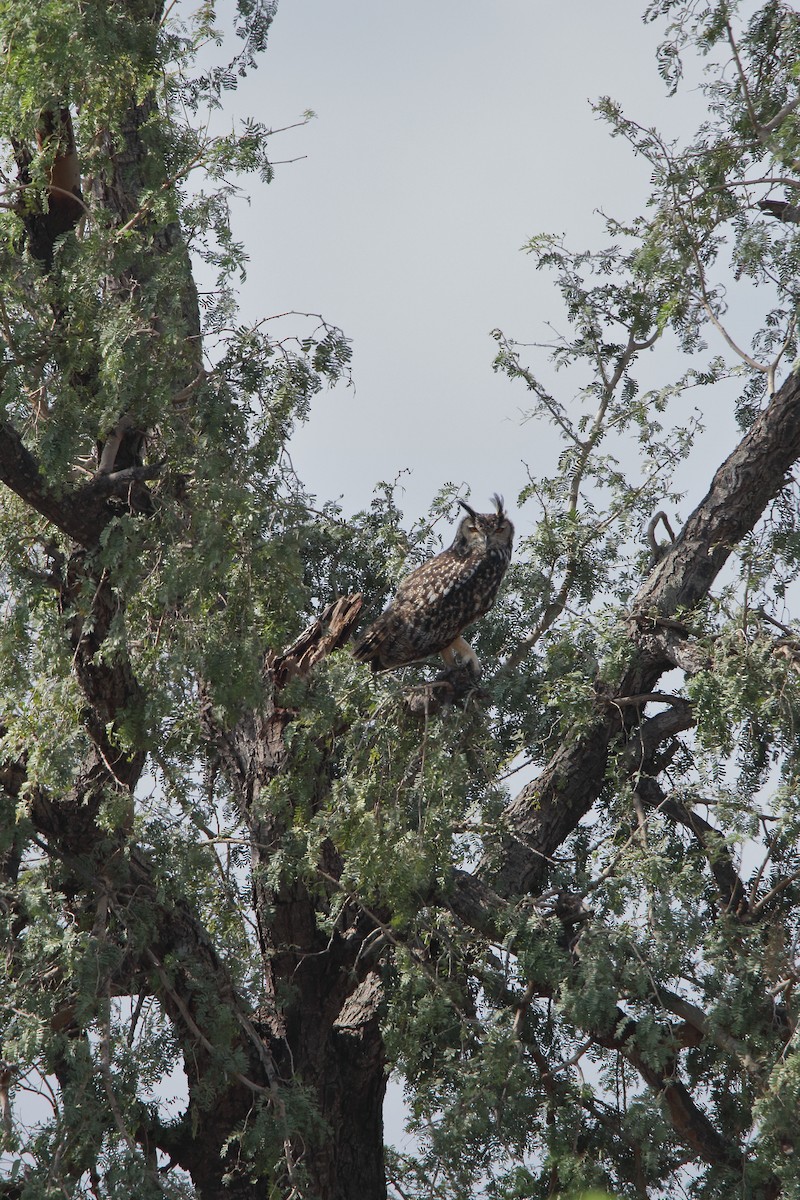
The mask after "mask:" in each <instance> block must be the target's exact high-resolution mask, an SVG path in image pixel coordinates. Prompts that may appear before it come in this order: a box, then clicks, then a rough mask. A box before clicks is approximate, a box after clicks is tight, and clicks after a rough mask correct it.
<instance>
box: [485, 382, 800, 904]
mask: <svg viewBox="0 0 800 1200" xmlns="http://www.w3.org/2000/svg"><path fill="white" fill-rule="evenodd" d="M798 458H800V379H798V376H797V375H796V374H792V375H790V376H789V378H788V379H787V380H786V381H785V383H784V384H783V386H782V387H781V388H780V390H779V391H778V392H777V393H776V394H775V395H774V396H773V397H772V399H771V400H770V403H769V405H768V406H767V408H766V409H765V410H764V411H763V412H762V413H761V414H760V415H759V417H758V419H757V420H756V421H755V423H754V424H753V426H752V428H751V429H750V430H749V431H748V432H747V433H746V434H745V436H744V437H743V438H742V440H741V442H740V443H739V445H738V446H737V447H736V449H735V450H734V451H733V453H732V454H731V455H729V457H728V458H727V459H726V460H725V462H724V463H723V464H722V466H721V467H720V468H719V470H718V471H717V472H716V474H715V476H714V479H713V482H712V484H711V487H710V489H709V491H708V493H707V495H706V496H705V497H704V498H703V500H701V502H700V503H699V504H698V506H697V508H696V509H695V510H694V512H693V513H692V514H691V516H690V517H689V519H688V521H687V522H686V524H685V526H684V528H683V529H682V531H681V533H680V534H679V536H678V538H677V539H676V541H675V542H674V543H673V544H672V545H671V546H670V548H669V550H668V552H667V553H666V554H665V556H664V557H663V559H661V561H660V562H659V563H658V564H657V565H656V567H655V568H654V570H653V571H652V573H651V574H650V575H649V576H648V578H647V579H646V580H645V582H644V583H643V585H642V587H641V588H640V589H639V592H638V594H637V596H636V598H635V599H634V601H633V604H632V606H631V623H630V633H631V638H632V640H633V642H634V645H635V646H636V651H635V653H634V655H633V658H632V661H631V663H630V666H629V667H628V669H627V671H626V672H625V674H624V675H623V677H622V679H621V681H620V682H619V683H617V684H616V685H611V684H609V683H607V682H606V681H604V680H603V679H602V675H601V677H600V680H599V682H598V686H597V699H596V701H595V710H596V716H595V721H594V724H593V725H592V727H591V729H590V731H589V732H588V733H586V734H584V735H582V736H580V737H576V738H569V737H567V738H565V739H564V741H563V742H562V744H561V746H560V747H559V749H558V750H557V751H556V753H555V754H554V756H553V758H552V759H551V761H550V762H549V763H548V764H547V766H546V767H545V768H544V770H543V771H542V773H541V775H540V776H539V777H538V779H536V780H534V781H532V782H531V783H530V784H528V785H527V786H526V787H524V788H523V789H522V791H521V792H520V793H519V795H517V796H516V797H515V798H514V800H512V801H511V803H510V804H509V805H508V807H507V810H506V814H505V819H506V825H507V828H508V836H507V838H506V841H505V844H504V853H503V861H502V865H501V867H500V869H499V871H498V872H497V873H496V874H495V875H494V876H493V878H492V887H493V889H494V890H495V891H496V892H498V893H499V894H501V895H504V896H513V895H518V894H520V893H524V892H529V891H537V890H539V889H540V888H541V886H542V884H543V882H544V880H545V878H546V874H547V867H548V862H549V861H550V860H551V858H552V856H553V855H554V854H555V852H556V851H557V850H558V848H559V846H561V845H562V844H563V842H564V841H565V839H566V838H567V837H569V835H570V834H571V833H572V831H573V830H574V829H575V828H576V826H577V825H578V823H579V822H580V820H581V819H582V817H584V816H585V814H586V813H587V812H588V811H589V809H590V808H591V807H592V805H593V804H594V802H595V801H596V800H597V798H598V796H599V795H600V792H601V789H602V787H603V782H604V779H605V774H606V768H607V765H608V759H609V752H610V750H611V749H612V747H615V746H616V745H617V744H618V743H619V739H620V738H621V737H622V736H624V735H625V731H626V729H628V728H629V726H630V713H629V712H628V714H627V715H626V710H625V709H620V708H618V707H616V706H615V704H614V697H615V695H616V696H629V695H641V694H644V693H649V692H652V691H653V690H654V688H655V685H656V683H657V681H658V678H659V676H660V675H661V674H662V672H663V671H664V670H666V669H668V667H669V665H670V664H669V663H668V661H667V660H666V659H665V658H664V657H663V656H662V655H658V654H655V653H654V652H653V650H652V648H648V649H646V650H645V649H644V648H643V646H642V642H641V641H640V640H639V623H640V622H642V621H644V622H646V621H647V618H648V617H650V616H651V615H655V616H657V617H669V616H673V615H674V614H675V613H676V612H677V611H678V610H679V609H686V608H692V607H694V606H695V605H697V604H699V603H700V602H701V601H702V600H703V599H704V598H705V597H706V596H707V595H708V592H709V590H710V588H711V586H712V584H713V583H714V580H715V579H716V578H717V575H718V574H719V572H720V571H721V569H722V567H723V566H724V564H725V563H726V561H727V559H728V557H729V556H730V554H731V553H732V551H733V550H734V549H735V547H736V546H737V545H738V544H739V543H740V542H741V541H742V539H743V538H744V537H745V536H746V535H747V534H748V533H749V532H750V531H751V530H752V529H753V527H754V526H755V525H756V522H757V521H758V520H759V518H760V517H761V515H762V514H763V512H764V510H765V509H766V507H767V505H768V504H769V503H770V501H771V500H773V499H774V498H775V496H777V494H778V493H779V492H780V490H781V488H782V487H783V486H784V484H785V482H786V476H787V474H788V473H789V471H790V470H791V468H792V466H793V465H794V463H795V462H796V461H797V459H798ZM484 870H488V868H484Z"/></svg>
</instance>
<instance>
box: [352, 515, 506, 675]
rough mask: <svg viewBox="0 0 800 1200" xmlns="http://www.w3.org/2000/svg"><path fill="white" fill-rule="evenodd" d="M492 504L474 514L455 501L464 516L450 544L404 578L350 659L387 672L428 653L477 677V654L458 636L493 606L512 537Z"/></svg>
mask: <svg viewBox="0 0 800 1200" xmlns="http://www.w3.org/2000/svg"><path fill="white" fill-rule="evenodd" d="M492 500H493V502H494V506H495V509H496V512H493V513H476V512H475V511H474V510H473V509H471V508H470V506H469V505H468V504H465V503H464V501H463V500H459V502H458V503H459V504H460V505H461V507H462V508H463V509H465V511H466V513H467V515H466V516H465V517H462V519H461V523H460V524H459V526H458V532H457V533H456V537H455V541H454V542H453V544H452V546H451V547H450V549H449V550H445V551H443V553H442V554H437V555H436V557H435V558H430V559H428V561H427V562H425V563H423V564H422V566H421V567H417V569H416V571H412V572H411V574H410V575H408V576H406V578H405V579H404V580H403V581H402V582H401V584H400V586H399V588H398V589H397V595H396V596H395V598H394V599H393V600H392V602H391V604H390V605H389V607H388V608H387V609H386V610H385V612H383V613H381V615H380V616H379V617H378V619H377V621H374V622H373V623H372V625H370V627H369V629H368V630H367V631H366V633H364V634H363V635H362V637H361V638H359V640H358V641H357V642H356V645H355V646H354V647H353V657H354V658H356V659H358V661H359V662H368V663H369V664H370V666H371V667H372V669H373V671H389V670H391V669H392V667H402V666H404V665H405V664H406V663H414V662H419V661H420V660H421V659H423V658H427V657H428V656H429V655H431V654H441V656H442V658H443V659H444V661H445V662H446V663H447V665H448V666H452V665H453V663H454V661H455V655H456V654H457V655H458V656H459V657H460V658H463V659H466V660H467V661H468V662H469V664H470V666H471V668H472V670H473V671H474V672H475V674H476V675H477V674H479V673H480V669H481V664H480V662H479V660H478V656H477V654H476V653H475V651H474V650H473V649H472V647H471V646H468V645H467V643H466V642H465V641H464V639H463V638H462V637H461V633H462V630H464V629H466V627H467V626H468V625H471V624H472V622H473V621H475V620H477V618H478V617H482V616H483V614H484V613H485V612H488V611H489V609H490V608H491V607H492V605H493V604H494V599H495V596H496V595H497V590H498V588H499V587H500V582H501V580H502V578H503V575H504V574H505V571H506V567H507V566H508V564H509V560H510V559H511V543H512V541H513V539H514V526H513V525H512V524H511V522H510V521H509V519H508V517H507V516H506V513H505V511H504V509H503V498H502V496H493V497H492Z"/></svg>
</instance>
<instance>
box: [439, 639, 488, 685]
mask: <svg viewBox="0 0 800 1200" xmlns="http://www.w3.org/2000/svg"><path fill="white" fill-rule="evenodd" d="M456 655H458V657H459V658H460V659H462V660H463V661H464V663H465V664H466V665H468V666H469V669H470V670H471V671H472V674H473V675H474V676H475V677H476V678H477V677H478V676H479V675H480V673H481V671H482V669H483V668H482V667H481V660H480V659H479V658H478V656H477V654H476V653H475V651H474V650H473V649H472V646H470V644H469V642H465V641H464V639H463V637H460V636H459V637H457V638H456V640H455V641H454V642H453V643H452V645H450V646H448V647H447V649H446V650H442V658H443V659H444V661H445V662H446V663H447V665H448V667H454V666H455V665H456Z"/></svg>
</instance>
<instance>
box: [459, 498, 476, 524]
mask: <svg viewBox="0 0 800 1200" xmlns="http://www.w3.org/2000/svg"><path fill="white" fill-rule="evenodd" d="M457 503H458V504H460V505H461V507H462V508H463V509H464V510H465V512H468V513H469V515H470V516H471V517H472V519H473V521H475V520H476V519H477V516H478V514H477V513H476V512H475V509H474V508H470V506H469V505H468V504H467V502H466V500H458V501H457Z"/></svg>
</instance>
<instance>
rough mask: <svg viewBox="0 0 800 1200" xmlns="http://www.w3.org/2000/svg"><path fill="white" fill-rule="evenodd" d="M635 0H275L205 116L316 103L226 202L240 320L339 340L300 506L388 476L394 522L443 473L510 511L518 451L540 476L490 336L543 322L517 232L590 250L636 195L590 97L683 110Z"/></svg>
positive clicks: (625, 158) (285, 113)
mask: <svg viewBox="0 0 800 1200" xmlns="http://www.w3.org/2000/svg"><path fill="white" fill-rule="evenodd" d="M231 7H232V5H231V4H230V2H229V3H228V4H227V5H225V4H222V5H221V6H220V9H219V17H220V23H221V24H222V23H224V20H225V15H226V9H227V12H228V13H229V12H230V9H231ZM642 8H643V4H641V3H640V2H639V0H615V2H613V3H612V2H610V0H607V2H606V3H598V2H597V0H571V2H570V3H568V4H553V3H549V2H536V0H495V3H491V4H485V3H480V4H479V3H477V2H476V0H407V2H406V3H403V4H401V5H397V4H392V5H390V4H388V3H386V2H385V0H384V2H382V0H341V2H339V3H336V4H334V3H331V0H282V3H281V4H280V6H279V9H278V14H277V17H276V19H275V22H274V24H273V27H272V30H271V33H270V44H269V48H268V50H267V53H266V56H265V57H264V59H263V60H262V65H261V67H260V68H259V70H258V71H256V72H255V73H254V74H252V75H251V76H250V77H249V78H248V79H247V80H245V81H244V83H243V84H242V85H241V87H240V90H239V92H238V93H237V94H236V95H234V96H231V97H230V100H229V101H228V100H226V107H225V118H224V119H225V121H228V122H230V120H231V119H232V116H233V115H234V114H239V115H252V116H255V117H256V118H258V119H259V120H261V121H264V122H265V123H267V124H269V125H271V126H273V127H280V126H284V125H288V124H291V123H292V122H293V121H296V120H297V119H298V118H299V117H300V115H301V114H302V112H303V111H304V110H305V109H313V110H314V112H315V113H316V114H317V117H316V119H315V120H313V121H312V122H311V123H310V125H308V126H307V127H305V128H302V129H295V130H292V131H290V132H287V133H283V134H280V135H278V136H276V137H275V139H274V142H273V154H274V158H275V159H289V158H295V157H296V156H299V155H304V156H305V157H304V158H303V159H302V160H301V161H298V162H294V163H292V164H291V165H286V166H282V167H279V168H278V172H277V178H276V179H275V181H274V182H273V183H272V184H271V185H270V186H266V185H261V184H260V183H258V181H247V183H246V187H247V189H248V192H249V195H250V203H249V206H248V205H247V204H245V203H244V202H242V203H237V204H236V206H235V214H234V216H235V232H236V234H237V236H238V237H240V238H241V239H242V240H243V241H244V242H245V244H246V246H247V248H248V251H249V253H250V255H251V263H250V269H249V274H248V279H247V281H246V283H245V284H244V286H243V287H242V289H241V297H240V299H241V305H242V314H243V316H244V318H245V319H248V320H255V319H257V318H259V317H262V316H265V315H269V314H272V313H280V312H283V311H285V310H287V309H298V310H302V311H313V312H320V313H323V314H324V316H325V317H326V319H328V320H329V321H332V322H334V323H336V324H338V325H340V326H341V327H342V329H343V330H344V331H345V333H346V334H347V335H348V337H350V338H351V339H352V343H353V352H354V362H353V372H354V379H355V384H356V390H355V393H353V392H352V391H347V390H346V389H344V388H337V389H336V390H335V391H333V392H331V391H328V392H325V393H323V394H322V395H321V396H320V397H318V398H317V400H316V402H315V405H314V411H313V418H312V420H311V422H310V423H309V425H308V426H306V427H305V428H304V429H303V430H302V431H301V432H300V433H299V434H298V436H297V437H296V438H295V441H294V444H293V459H294V462H295V465H296V467H297V470H298V473H299V474H300V476H301V478H303V479H304V480H305V481H306V482H307V484H308V485H309V486H310V487H311V488H312V489H313V490H314V491H315V492H316V493H317V495H318V496H319V497H320V498H321V499H329V498H333V497H337V496H339V495H342V496H343V497H344V501H345V508H346V510H347V511H349V510H352V509H354V508H356V507H360V506H362V505H364V504H366V503H368V501H369V498H370V496H371V494H372V489H373V485H374V483H375V482H376V481H377V480H379V479H387V480H391V479H393V478H394V477H395V476H396V475H397V474H398V473H399V472H400V471H403V470H404V469H407V470H409V471H410V475H409V476H407V477H406V478H404V480H403V484H404V487H405V490H406V494H405V497H404V504H403V507H404V509H405V511H406V514H407V517H408V519H409V520H411V519H413V518H415V517H417V516H419V515H420V514H421V513H422V512H423V511H425V509H427V506H428V504H429V502H430V500H431V499H432V497H433V495H434V494H435V493H436V491H437V490H438V489H439V487H441V486H442V484H444V483H445V482H448V481H452V482H455V483H461V482H463V483H465V484H466V485H467V486H469V487H471V489H472V494H473V496H474V498H475V500H476V501H477V502H478V503H480V504H485V502H486V501H487V500H488V497H489V496H490V495H491V493H492V492H495V491H499V492H502V493H504V494H505V496H506V499H507V501H508V502H509V503H510V504H511V505H512V507H513V501H514V499H515V498H516V494H517V492H518V491H519V489H520V487H521V486H522V485H523V483H524V481H525V468H524V466H523V461H524V462H526V463H528V464H529V465H530V467H531V469H532V470H533V471H534V472H535V473H537V474H544V473H548V472H549V470H550V468H551V464H552V458H553V454H554V453H556V452H557V442H556V439H555V435H554V432H553V431H552V430H551V429H549V428H548V427H547V426H542V425H541V424H537V425H532V424H527V425H523V426H520V423H519V414H520V410H521V409H524V408H525V407H526V404H527V399H526V394H525V391H524V388H523V387H522V386H521V385H520V384H519V383H516V384H512V383H510V382H509V381H508V380H506V379H505V378H503V377H498V376H495V375H494V373H493V371H492V367H491V364H492V359H493V355H494V349H495V343H494V342H493V340H492V338H491V330H492V329H494V328H496V327H500V328H501V329H503V331H504V332H506V333H507V334H510V335H512V336H514V337H515V338H517V339H519V340H520V341H535V340H539V339H542V338H543V337H545V336H546V329H545V326H546V323H547V322H548V320H555V321H556V322H557V321H558V319H559V309H558V303H557V297H556V293H555V289H554V286H553V283H552V281H551V279H550V278H549V277H548V276H547V275H546V274H543V273H541V272H537V271H536V270H535V269H534V265H533V261H532V259H530V258H529V257H528V256H526V255H525V254H524V253H522V252H521V250H520V247H521V246H522V245H523V243H524V242H525V241H526V239H527V238H528V237H530V236H531V235H532V234H535V233H540V232H553V233H565V234H566V235H567V238H568V240H569V242H570V244H572V245H574V246H576V247H580V248H583V247H589V246H599V245H601V244H603V243H604V242H605V235H604V230H603V227H602V222H601V219H600V218H599V216H598V215H597V210H598V209H603V210H604V211H606V212H608V213H612V214H614V215H616V216H620V217H627V216H631V215H633V214H634V213H635V212H636V211H640V210H641V205H642V201H643V198H644V196H645V195H646V189H647V179H648V170H647V167H646V165H645V164H644V163H643V162H641V161H637V160H635V159H634V158H633V155H632V153H631V152H630V150H629V148H628V147H627V145H626V144H625V143H623V142H622V141H621V140H620V139H615V140H612V139H611V137H610V136H609V134H608V132H607V129H606V127H605V126H604V125H603V124H602V123H601V122H599V121H598V119H597V118H596V117H595V116H594V114H593V113H592V111H591V108H590V104H589V101H590V100H594V99H596V98H598V97H599V96H601V95H602V94H611V95H612V96H614V97H615V98H616V99H618V100H619V101H621V102H622V103H623V105H624V107H625V108H626V111H629V112H630V114H631V115H634V116H636V118H637V119H638V120H640V121H642V122H643V123H645V124H650V123H658V124H659V125H660V126H661V127H662V128H664V127H665V128H666V129H667V131H668V132H671V131H677V130H679V129H681V128H683V129H684V130H685V129H686V128H687V126H688V127H689V128H690V129H691V128H692V127H693V126H694V124H695V117H696V115H697V114H700V113H702V108H703V101H702V97H701V96H699V95H698V94H697V93H694V94H692V93H691V92H690V93H689V94H688V95H684V96H682V97H679V98H678V99H677V100H672V101H668V100H667V98H666V90H665V87H664V85H663V83H662V81H661V80H660V78H659V77H658V74H657V72H656V68H655V54H654V51H655V47H656V45H657V42H658V34H659V30H658V28H657V27H654V26H651V25H648V26H645V25H644V24H643V23H642V20H641V11H642ZM537 356H538V364H539V365H540V364H542V363H543V362H544V360H545V355H544V352H542V351H539V352H537V353H536V355H534V361H535V362H536V361H537ZM664 382H667V380H666V379H665V380H664ZM562 398H564V399H566V398H568V397H566V396H565V397H562Z"/></svg>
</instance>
